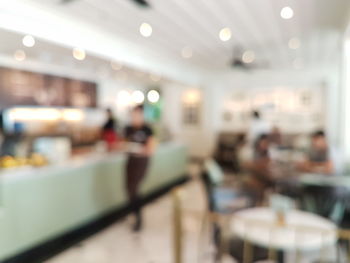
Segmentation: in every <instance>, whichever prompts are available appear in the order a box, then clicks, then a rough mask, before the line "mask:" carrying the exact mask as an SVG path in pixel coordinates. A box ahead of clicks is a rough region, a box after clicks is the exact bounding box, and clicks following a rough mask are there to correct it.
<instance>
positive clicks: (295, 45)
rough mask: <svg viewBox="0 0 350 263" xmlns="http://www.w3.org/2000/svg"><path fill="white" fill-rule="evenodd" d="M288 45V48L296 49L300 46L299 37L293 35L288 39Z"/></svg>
mask: <svg viewBox="0 0 350 263" xmlns="http://www.w3.org/2000/svg"><path fill="white" fill-rule="evenodd" d="M288 46H289V48H290V49H298V48H299V47H300V40H299V38H296V37H293V38H291V39H290V40H289V41H288Z"/></svg>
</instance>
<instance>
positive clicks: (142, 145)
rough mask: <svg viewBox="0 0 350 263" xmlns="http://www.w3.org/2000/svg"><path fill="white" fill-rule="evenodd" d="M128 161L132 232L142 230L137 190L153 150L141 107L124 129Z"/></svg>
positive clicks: (152, 143) (136, 109)
mask: <svg viewBox="0 0 350 263" xmlns="http://www.w3.org/2000/svg"><path fill="white" fill-rule="evenodd" d="M125 141H126V143H127V151H128V153H129V154H128V159H127V163H126V189H127V193H128V197H129V201H130V204H131V205H132V209H133V210H134V214H135V224H134V226H133V230H134V231H136V232H137V231H140V230H141V229H142V213H141V205H140V200H139V189H140V185H141V183H142V180H143V179H144V177H145V175H146V173H147V168H148V166H149V162H150V157H151V156H152V154H153V152H154V149H155V140H154V136H153V131H152V128H151V127H150V126H149V125H148V124H146V122H145V119H144V109H143V106H142V105H139V106H136V107H135V108H133V109H132V111H131V123H130V125H128V126H127V127H126V128H125Z"/></svg>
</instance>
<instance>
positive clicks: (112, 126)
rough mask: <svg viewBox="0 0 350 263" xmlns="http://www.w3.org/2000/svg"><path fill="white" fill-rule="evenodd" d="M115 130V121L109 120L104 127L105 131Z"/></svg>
mask: <svg viewBox="0 0 350 263" xmlns="http://www.w3.org/2000/svg"><path fill="white" fill-rule="evenodd" d="M114 129H115V120H114V119H112V118H111V119H108V120H107V122H106V123H105V125H104V126H103V130H104V131H106V130H114Z"/></svg>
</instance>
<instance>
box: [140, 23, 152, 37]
mask: <svg viewBox="0 0 350 263" xmlns="http://www.w3.org/2000/svg"><path fill="white" fill-rule="evenodd" d="M152 32H153V29H152V26H151V25H150V24H148V23H142V24H141V26H140V34H141V35H142V36H144V37H150V36H151V35H152Z"/></svg>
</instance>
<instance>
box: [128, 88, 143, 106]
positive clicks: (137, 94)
mask: <svg viewBox="0 0 350 263" xmlns="http://www.w3.org/2000/svg"><path fill="white" fill-rule="evenodd" d="M131 97H132V100H133V102H134V103H136V104H141V103H143V102H144V101H145V95H144V94H143V92H142V91H140V90H135V91H133V93H132V94H131Z"/></svg>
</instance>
